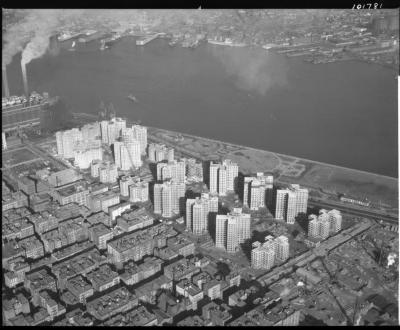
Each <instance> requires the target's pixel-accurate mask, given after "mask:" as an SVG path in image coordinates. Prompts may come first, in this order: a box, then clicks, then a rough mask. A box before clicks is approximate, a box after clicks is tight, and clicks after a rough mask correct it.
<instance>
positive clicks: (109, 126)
mask: <svg viewBox="0 0 400 330" xmlns="http://www.w3.org/2000/svg"><path fill="white" fill-rule="evenodd" d="M124 128H126V120H125V119H122V118H112V119H111V120H109V121H107V120H103V121H101V122H100V131H101V140H102V142H103V143H106V144H108V145H111V144H113V143H114V142H115V141H117V140H118V138H119V137H120V136H121V131H122V130H123V129H124Z"/></svg>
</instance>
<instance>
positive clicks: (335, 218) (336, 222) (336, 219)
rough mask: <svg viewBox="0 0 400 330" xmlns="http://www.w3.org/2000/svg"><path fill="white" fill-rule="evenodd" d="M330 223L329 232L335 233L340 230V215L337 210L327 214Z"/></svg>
mask: <svg viewBox="0 0 400 330" xmlns="http://www.w3.org/2000/svg"><path fill="white" fill-rule="evenodd" d="M328 215H329V222H330V229H329V230H330V232H331V233H337V232H339V231H340V230H341V229H342V214H341V213H340V211H338V210H330V211H329V212H328Z"/></svg>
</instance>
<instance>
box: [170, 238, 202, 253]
mask: <svg viewBox="0 0 400 330" xmlns="http://www.w3.org/2000/svg"><path fill="white" fill-rule="evenodd" d="M167 245H168V247H170V248H171V249H172V250H174V251H176V253H177V254H178V255H182V256H184V257H187V256H190V255H193V254H194V250H195V245H194V243H193V242H192V241H190V240H188V239H187V238H186V237H184V236H183V235H177V236H175V237H171V238H169V239H168V240H167Z"/></svg>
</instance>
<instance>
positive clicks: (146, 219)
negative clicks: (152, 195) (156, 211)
mask: <svg viewBox="0 0 400 330" xmlns="http://www.w3.org/2000/svg"><path fill="white" fill-rule="evenodd" d="M153 223H154V217H153V216H152V215H151V214H149V213H148V212H147V211H146V209H145V208H143V207H142V208H139V209H136V210H129V211H126V212H124V213H122V214H121V215H120V216H119V217H118V218H117V225H118V226H119V227H120V228H122V229H123V230H124V231H125V232H131V231H134V230H137V229H140V228H145V227H148V226H151V225H152V224H153Z"/></svg>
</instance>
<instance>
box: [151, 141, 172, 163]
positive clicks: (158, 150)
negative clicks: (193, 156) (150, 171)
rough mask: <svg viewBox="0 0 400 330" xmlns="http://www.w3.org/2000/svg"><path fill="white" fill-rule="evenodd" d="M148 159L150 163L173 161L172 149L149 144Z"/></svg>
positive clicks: (162, 145) (161, 145)
mask: <svg viewBox="0 0 400 330" xmlns="http://www.w3.org/2000/svg"><path fill="white" fill-rule="evenodd" d="M148 157H149V160H150V161H151V162H156V163H158V162H161V161H163V160H167V161H169V162H170V161H173V160H174V149H173V148H168V147H166V146H165V145H164V144H158V143H150V144H149V146H148Z"/></svg>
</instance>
